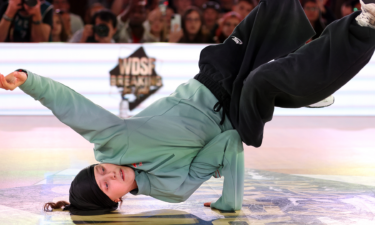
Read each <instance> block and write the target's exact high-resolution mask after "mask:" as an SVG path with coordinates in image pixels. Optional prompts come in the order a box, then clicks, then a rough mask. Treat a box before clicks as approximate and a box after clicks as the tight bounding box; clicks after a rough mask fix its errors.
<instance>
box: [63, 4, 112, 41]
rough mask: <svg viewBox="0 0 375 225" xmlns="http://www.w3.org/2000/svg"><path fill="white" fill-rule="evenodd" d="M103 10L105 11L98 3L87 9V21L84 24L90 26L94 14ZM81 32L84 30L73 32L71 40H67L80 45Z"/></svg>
mask: <svg viewBox="0 0 375 225" xmlns="http://www.w3.org/2000/svg"><path fill="white" fill-rule="evenodd" d="M103 9H105V8H104V6H103V5H101V4H100V3H95V4H93V5H91V7H90V8H89V9H87V12H86V19H85V20H86V21H87V22H86V23H87V24H91V21H92V18H93V16H94V15H95V13H97V12H99V11H101V10H103ZM83 31H84V28H81V29H80V30H78V31H77V32H75V33H74V34H73V36H72V38H71V39H70V40H69V42H71V43H80V42H81V38H82V34H83Z"/></svg>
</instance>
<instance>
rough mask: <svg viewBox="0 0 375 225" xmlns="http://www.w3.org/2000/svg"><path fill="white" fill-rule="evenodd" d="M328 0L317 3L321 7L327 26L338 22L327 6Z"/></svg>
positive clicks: (319, 0)
mask: <svg viewBox="0 0 375 225" xmlns="http://www.w3.org/2000/svg"><path fill="white" fill-rule="evenodd" d="M327 2H328V0H317V1H316V3H317V4H318V6H319V9H320V12H321V15H322V19H323V23H324V24H325V25H326V26H327V25H328V24H330V23H332V22H333V21H335V20H336V17H335V15H333V12H332V11H331V9H330V8H328V7H327V6H326V5H327Z"/></svg>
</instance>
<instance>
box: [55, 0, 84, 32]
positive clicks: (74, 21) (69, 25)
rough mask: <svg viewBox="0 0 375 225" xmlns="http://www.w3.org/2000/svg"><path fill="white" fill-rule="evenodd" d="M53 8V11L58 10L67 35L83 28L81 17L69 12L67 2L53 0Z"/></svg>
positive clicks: (66, 0)
mask: <svg viewBox="0 0 375 225" xmlns="http://www.w3.org/2000/svg"><path fill="white" fill-rule="evenodd" d="M53 7H54V8H55V10H57V9H58V10H60V17H61V18H62V20H63V23H64V27H65V28H66V30H67V32H68V34H69V35H71V34H74V33H75V32H77V31H78V30H79V29H82V28H83V25H84V24H83V21H82V19H81V17H80V16H78V15H75V14H73V13H71V12H70V4H69V1H68V0H53Z"/></svg>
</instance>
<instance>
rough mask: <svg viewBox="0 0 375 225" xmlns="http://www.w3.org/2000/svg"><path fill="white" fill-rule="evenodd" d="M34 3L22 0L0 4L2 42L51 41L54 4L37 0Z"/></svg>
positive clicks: (0, 40)
mask: <svg viewBox="0 0 375 225" xmlns="http://www.w3.org/2000/svg"><path fill="white" fill-rule="evenodd" d="M31 3H32V4H30V3H29V4H26V3H23V1H22V0H9V1H2V4H1V6H0V16H1V21H0V42H48V41H51V40H52V39H51V30H52V26H53V21H52V20H53V6H52V5H51V4H50V3H49V2H44V1H41V0H36V1H34V2H31Z"/></svg>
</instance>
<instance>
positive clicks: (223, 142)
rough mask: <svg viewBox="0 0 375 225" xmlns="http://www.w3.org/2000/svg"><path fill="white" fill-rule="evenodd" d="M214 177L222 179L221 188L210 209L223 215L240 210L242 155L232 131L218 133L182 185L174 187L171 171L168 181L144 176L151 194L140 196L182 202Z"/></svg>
mask: <svg viewBox="0 0 375 225" xmlns="http://www.w3.org/2000/svg"><path fill="white" fill-rule="evenodd" d="M215 173H216V175H219V173H220V174H221V176H224V187H223V192H222V196H221V197H220V198H219V200H217V201H216V202H213V203H212V204H211V207H212V208H216V209H220V210H223V211H233V210H240V209H241V206H242V200H243V199H242V198H243V186H244V153H243V145H242V141H241V138H240V136H239V134H238V133H237V131H235V130H229V131H226V132H223V133H221V134H220V135H218V136H216V137H215V138H214V139H212V140H211V141H210V142H209V143H208V144H207V145H206V146H204V148H202V149H201V150H200V151H199V153H198V155H197V156H196V157H195V158H194V159H193V161H192V163H191V165H190V169H189V174H188V176H187V177H186V179H185V181H184V182H183V183H182V184H177V185H176V184H175V182H174V179H173V174H174V172H173V171H171V174H170V175H171V177H167V176H163V177H157V176H154V175H152V174H145V175H147V176H148V179H149V180H150V183H151V189H152V190H151V191H150V193H140V194H147V195H151V196H152V197H154V198H157V199H160V200H162V201H166V202H183V201H185V200H186V199H188V198H189V197H190V196H191V195H192V194H193V193H194V191H196V190H197V189H198V188H199V187H200V186H201V185H202V183H203V182H205V181H207V180H209V179H210V178H211V177H212V176H213V175H214V174H215ZM174 176H178V174H174ZM159 183H160V184H163V185H162V186H163V188H158V187H156V188H153V186H155V185H156V184H159Z"/></svg>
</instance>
